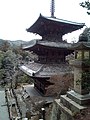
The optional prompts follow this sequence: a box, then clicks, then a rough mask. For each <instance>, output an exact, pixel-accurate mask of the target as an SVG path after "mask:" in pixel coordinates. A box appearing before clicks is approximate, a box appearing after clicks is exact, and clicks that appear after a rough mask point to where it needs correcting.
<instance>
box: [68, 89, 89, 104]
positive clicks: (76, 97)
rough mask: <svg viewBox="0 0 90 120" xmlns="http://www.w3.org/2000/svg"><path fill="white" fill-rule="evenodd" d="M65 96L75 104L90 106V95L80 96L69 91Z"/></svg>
mask: <svg viewBox="0 0 90 120" xmlns="http://www.w3.org/2000/svg"><path fill="white" fill-rule="evenodd" d="M67 96H68V98H70V99H72V100H73V101H75V102H76V103H78V104H80V105H87V104H90V94H86V95H80V94H78V93H76V92H74V91H73V90H71V91H69V92H67Z"/></svg>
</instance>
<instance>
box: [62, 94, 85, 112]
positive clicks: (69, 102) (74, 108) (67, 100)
mask: <svg viewBox="0 0 90 120" xmlns="http://www.w3.org/2000/svg"><path fill="white" fill-rule="evenodd" d="M60 100H61V103H62V104H63V105H64V106H65V107H67V108H68V109H69V110H70V111H72V113H73V112H74V113H75V112H80V111H81V110H83V109H86V107H84V106H81V105H79V104H77V103H76V102H74V101H73V100H72V99H70V98H68V97H67V95H61V98H60Z"/></svg>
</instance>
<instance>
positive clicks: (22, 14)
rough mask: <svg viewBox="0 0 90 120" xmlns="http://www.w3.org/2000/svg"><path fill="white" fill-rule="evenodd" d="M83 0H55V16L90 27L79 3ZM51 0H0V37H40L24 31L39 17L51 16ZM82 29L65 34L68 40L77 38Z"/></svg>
mask: <svg viewBox="0 0 90 120" xmlns="http://www.w3.org/2000/svg"><path fill="white" fill-rule="evenodd" d="M83 1H84V0H55V17H56V18H60V19H65V20H69V21H73V22H79V23H85V24H86V26H87V27H90V22H89V21H90V16H89V15H87V13H86V9H84V8H82V7H80V5H79V3H80V2H83ZM50 4H51V0H0V39H4V40H25V41H29V40H32V39H36V38H41V37H40V36H38V35H35V34H32V33H29V32H27V31H26V29H27V28H29V27H30V26H31V25H32V24H33V23H34V22H35V21H36V20H37V19H38V17H39V15H40V13H41V14H42V15H43V16H48V17H50V16H51V13H50ZM80 33H82V30H79V31H76V32H73V33H70V34H68V35H65V36H64V37H63V38H64V39H68V41H69V42H70V41H74V40H77V39H78V35H79V34H80Z"/></svg>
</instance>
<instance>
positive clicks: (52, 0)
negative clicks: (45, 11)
mask: <svg viewBox="0 0 90 120" xmlns="http://www.w3.org/2000/svg"><path fill="white" fill-rule="evenodd" d="M50 11H51V17H55V16H54V12H55V1H54V0H51V10H50Z"/></svg>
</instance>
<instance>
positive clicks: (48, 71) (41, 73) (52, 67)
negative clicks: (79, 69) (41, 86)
mask: <svg viewBox="0 0 90 120" xmlns="http://www.w3.org/2000/svg"><path fill="white" fill-rule="evenodd" d="M20 69H21V70H22V71H23V72H25V73H26V74H28V75H30V76H33V73H34V77H50V76H51V75H57V74H61V73H64V72H66V73H67V72H70V71H71V70H72V69H71V68H70V67H69V66H68V65H67V64H64V63H63V64H39V63H31V64H29V65H28V64H27V65H24V67H23V66H21V67H20Z"/></svg>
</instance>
